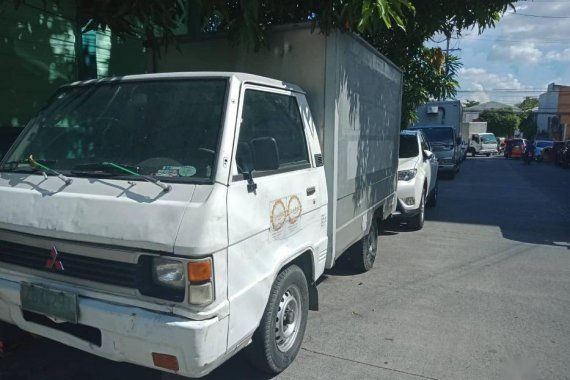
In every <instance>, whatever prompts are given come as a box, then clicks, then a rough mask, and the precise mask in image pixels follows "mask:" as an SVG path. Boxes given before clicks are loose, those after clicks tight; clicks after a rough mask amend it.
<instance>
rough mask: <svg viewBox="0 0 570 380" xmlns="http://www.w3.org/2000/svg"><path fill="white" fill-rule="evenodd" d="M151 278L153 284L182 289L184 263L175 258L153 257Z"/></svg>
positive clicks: (183, 284) (184, 277)
mask: <svg viewBox="0 0 570 380" xmlns="http://www.w3.org/2000/svg"><path fill="white" fill-rule="evenodd" d="M152 280H153V281H154V283H155V284H157V285H161V286H166V287H168V288H173V289H184V287H185V285H186V276H185V274H184V264H183V263H181V262H180V261H177V260H171V259H164V258H162V257H155V258H153V260H152Z"/></svg>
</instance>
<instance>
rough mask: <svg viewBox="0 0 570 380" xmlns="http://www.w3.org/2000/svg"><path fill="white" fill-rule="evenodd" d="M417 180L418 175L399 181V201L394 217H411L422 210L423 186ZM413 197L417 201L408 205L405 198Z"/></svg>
mask: <svg viewBox="0 0 570 380" xmlns="http://www.w3.org/2000/svg"><path fill="white" fill-rule="evenodd" d="M417 181H418V177H416V178H414V179H413V180H411V181H398V202H397V205H396V211H394V212H393V213H392V217H394V218H397V219H405V218H411V217H414V216H415V215H417V214H418V213H419V212H420V200H421V196H422V189H423V186H420V185H419V184H417V183H416V182H417ZM411 197H413V198H414V199H415V202H414V204H413V205H407V204H406V203H405V201H404V200H405V199H406V198H411Z"/></svg>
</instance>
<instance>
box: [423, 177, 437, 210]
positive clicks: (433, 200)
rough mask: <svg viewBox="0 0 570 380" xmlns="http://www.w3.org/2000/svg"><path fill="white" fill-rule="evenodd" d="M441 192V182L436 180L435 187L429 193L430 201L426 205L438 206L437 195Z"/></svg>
mask: <svg viewBox="0 0 570 380" xmlns="http://www.w3.org/2000/svg"><path fill="white" fill-rule="evenodd" d="M438 194H439V182H437V181H436V182H435V187H434V188H433V190H432V191H431V194H430V195H429V198H428V201H427V203H426V207H430V208H433V207H435V206H437V197H438Z"/></svg>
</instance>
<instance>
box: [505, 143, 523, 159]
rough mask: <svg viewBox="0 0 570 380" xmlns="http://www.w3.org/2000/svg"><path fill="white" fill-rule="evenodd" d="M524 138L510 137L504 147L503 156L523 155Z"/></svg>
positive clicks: (517, 156)
mask: <svg viewBox="0 0 570 380" xmlns="http://www.w3.org/2000/svg"><path fill="white" fill-rule="evenodd" d="M526 144H527V140H526V139H511V140H508V141H507V145H506V147H505V158H521V157H522V156H523V155H524V150H525V146H526Z"/></svg>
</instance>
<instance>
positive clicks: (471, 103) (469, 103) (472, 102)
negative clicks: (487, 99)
mask: <svg viewBox="0 0 570 380" xmlns="http://www.w3.org/2000/svg"><path fill="white" fill-rule="evenodd" d="M479 104H481V103H479V102H478V101H476V100H471V99H466V100H465V101H464V102H463V107H465V108H469V107H474V106H477V105H479Z"/></svg>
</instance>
